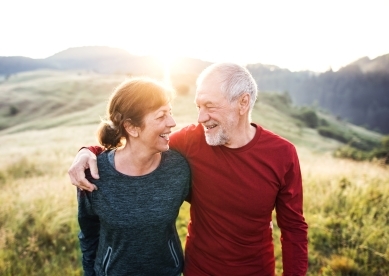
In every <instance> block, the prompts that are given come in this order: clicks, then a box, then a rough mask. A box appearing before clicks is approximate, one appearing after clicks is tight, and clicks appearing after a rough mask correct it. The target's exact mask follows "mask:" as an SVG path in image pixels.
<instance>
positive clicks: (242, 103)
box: [238, 93, 250, 115]
mask: <svg viewBox="0 0 389 276" xmlns="http://www.w3.org/2000/svg"><path fill="white" fill-rule="evenodd" d="M238 104H239V114H240V115H243V114H245V113H246V112H248V111H249V109H250V95H249V94H248V93H244V94H243V95H241V96H240V97H239V102H238Z"/></svg>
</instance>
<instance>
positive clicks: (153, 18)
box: [0, 0, 389, 72]
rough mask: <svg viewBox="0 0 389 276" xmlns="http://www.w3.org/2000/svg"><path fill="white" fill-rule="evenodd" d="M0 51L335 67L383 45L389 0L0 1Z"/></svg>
mask: <svg viewBox="0 0 389 276" xmlns="http://www.w3.org/2000/svg"><path fill="white" fill-rule="evenodd" d="M0 6H1V7H2V8H3V10H4V11H7V12H5V13H3V14H2V17H1V18H0V24H1V25H2V26H7V28H4V30H3V32H2V43H1V44H0V56H25V57H30V58H46V57H49V56H51V55H54V54H56V53H58V52H61V51H63V50H66V49H68V48H73V47H82V46H94V45H96V46H108V47H113V48H120V49H124V50H126V51H128V52H129V53H130V54H134V55H152V56H157V57H159V58H160V59H162V60H165V61H169V60H172V59H174V58H176V57H181V56H184V57H191V58H198V59H201V60H206V61H210V62H218V61H230V62H237V63H240V64H247V63H262V64H271V65H276V66H279V67H281V68H286V69H289V70H291V71H302V70H310V71H315V72H324V71H327V70H328V69H329V68H332V69H333V70H335V71H336V70H338V69H339V68H341V67H344V66H346V65H348V64H350V63H352V62H354V61H355V60H358V59H360V58H363V57H365V56H367V57H369V58H370V59H374V58H376V57H378V56H381V55H384V54H388V53H389V38H388V37H387V36H386V35H385V34H386V27H387V26H388V25H389V19H388V17H387V16H386V12H387V11H388V10H389V1H379V0H372V1H341V2H339V1H334V0H330V1H315V2H313V1H308V0H297V1H291V2H289V1H286V0H282V1H281V0H279V1H271V2H270V1H244V0H243V1H239V3H238V4H236V2H232V1H231V2H223V1H205V0H200V1H178V0H168V1H163V2H160V1H152V0H149V1H119V0H113V1H110V2H109V4H107V3H105V2H103V1H89V0H86V1H82V2H77V1H67V2H55V3H54V2H49V1H44V0H37V1H34V2H29V1H26V0H19V1H18V0H16V1H6V2H5V3H3V4H0Z"/></svg>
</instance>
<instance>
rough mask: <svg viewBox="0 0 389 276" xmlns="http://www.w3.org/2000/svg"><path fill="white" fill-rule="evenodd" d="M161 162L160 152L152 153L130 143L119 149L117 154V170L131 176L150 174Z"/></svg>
mask: <svg viewBox="0 0 389 276" xmlns="http://www.w3.org/2000/svg"><path fill="white" fill-rule="evenodd" d="M160 162H161V153H160V152H158V153H152V154H150V153H146V151H143V150H139V149H137V150H136V149H134V148H132V147H130V146H129V145H125V146H124V147H123V148H119V149H117V150H116V154H115V168H116V170H117V171H119V172H121V173H123V174H126V175H131V176H141V175H145V174H149V173H151V172H152V171H154V170H155V169H156V168H158V166H159V163H160Z"/></svg>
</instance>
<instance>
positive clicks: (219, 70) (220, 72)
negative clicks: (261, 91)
mask: <svg viewBox="0 0 389 276" xmlns="http://www.w3.org/2000/svg"><path fill="white" fill-rule="evenodd" d="M214 76H217V77H219V78H220V79H221V87H220V89H221V91H222V93H224V95H225V96H226V98H227V99H228V100H229V101H230V102H233V101H235V100H237V99H238V98H239V97H240V96H241V95H243V94H244V93H248V94H249V95H250V112H249V113H250V114H251V111H252V109H253V107H254V104H255V101H256V100H257V95H258V90H257V84H256V82H255V80H254V78H253V76H252V75H251V74H250V72H249V71H248V70H247V69H246V68H244V67H242V66H240V65H238V64H235V63H214V64H212V65H210V66H208V67H207V68H206V69H204V71H203V72H201V74H200V75H199V77H198V78H197V81H196V84H197V86H199V85H200V84H201V83H202V82H203V81H204V80H205V79H208V78H209V77H211V78H213V77H214Z"/></svg>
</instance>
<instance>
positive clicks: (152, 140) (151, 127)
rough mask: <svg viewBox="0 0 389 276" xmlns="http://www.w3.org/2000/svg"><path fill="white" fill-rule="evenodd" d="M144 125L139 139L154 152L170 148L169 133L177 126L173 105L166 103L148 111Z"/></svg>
mask: <svg viewBox="0 0 389 276" xmlns="http://www.w3.org/2000/svg"><path fill="white" fill-rule="evenodd" d="M143 122H144V127H143V129H141V130H140V132H139V138H140V139H139V140H140V141H141V143H143V144H144V145H145V146H146V147H148V148H149V149H150V150H151V151H152V152H162V151H166V150H168V149H169V134H170V133H171V129H172V128H173V127H175V126H176V122H175V121H174V119H173V117H172V113H171V105H170V104H166V105H163V106H161V107H160V108H158V109H157V110H155V111H152V112H150V113H148V114H147V115H146V116H145V118H144V121H143Z"/></svg>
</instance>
